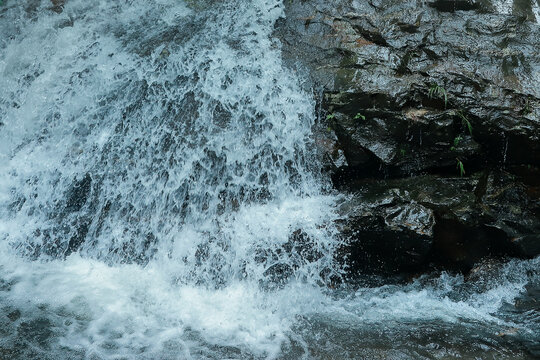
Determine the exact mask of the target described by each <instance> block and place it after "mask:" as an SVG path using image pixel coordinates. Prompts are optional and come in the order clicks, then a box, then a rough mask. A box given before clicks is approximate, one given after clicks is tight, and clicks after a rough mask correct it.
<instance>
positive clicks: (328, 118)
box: [326, 113, 336, 120]
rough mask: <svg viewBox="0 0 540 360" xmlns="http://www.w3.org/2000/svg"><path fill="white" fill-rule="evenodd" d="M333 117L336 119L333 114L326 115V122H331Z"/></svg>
mask: <svg viewBox="0 0 540 360" xmlns="http://www.w3.org/2000/svg"><path fill="white" fill-rule="evenodd" d="M335 117H336V114H334V113H332V114H328V115H326V120H332V119H333V118H335Z"/></svg>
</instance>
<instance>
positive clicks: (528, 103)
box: [0, 0, 532, 115]
mask: <svg viewBox="0 0 540 360" xmlns="http://www.w3.org/2000/svg"><path fill="white" fill-rule="evenodd" d="M0 4H1V0H0ZM530 113H532V108H531V100H530V99H529V98H527V100H525V106H523V115H528V114H530Z"/></svg>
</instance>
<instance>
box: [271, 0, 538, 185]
mask: <svg viewBox="0 0 540 360" xmlns="http://www.w3.org/2000/svg"><path fill="white" fill-rule="evenodd" d="M276 34H277V35H278V36H279V37H281V38H282V39H283V44H284V56H285V58H286V60H287V61H289V62H290V63H291V66H294V64H295V63H297V62H302V63H303V64H304V65H305V66H306V67H307V68H308V69H309V72H310V74H311V76H312V79H313V81H314V83H315V84H318V86H320V87H322V89H323V92H324V96H323V108H324V109H326V110H327V112H328V114H329V115H330V116H331V118H332V121H331V123H330V126H331V127H332V129H334V130H335V133H336V135H337V137H338V147H339V148H341V149H342V150H343V151H344V154H345V157H346V158H347V162H348V166H349V167H352V168H359V169H360V168H364V167H366V166H368V167H369V166H371V165H372V167H383V168H384V167H389V168H390V169H389V170H388V171H390V173H391V174H396V175H399V176H403V175H408V174H411V173H419V172H422V171H426V170H429V171H433V170H434V169H435V170H436V169H447V168H449V167H452V166H455V163H456V158H459V159H461V160H462V161H464V162H465V163H474V164H478V163H486V162H488V163H490V164H500V163H505V164H507V165H510V164H540V156H538V154H539V153H540V89H539V88H538V86H537V84H538V83H539V82H540V77H539V76H540V75H539V74H540V43H538V41H537V39H538V38H540V27H539V26H538V24H537V23H535V22H532V21H528V20H527V19H523V18H520V17H516V16H512V15H506V14H497V13H495V7H494V6H493V5H492V4H491V3H490V2H488V1H474V0H471V1H467V0H464V1H460V0H456V1H449V0H448V1H447V0H436V1H429V2H427V3H426V4H424V5H422V4H418V2H417V1H412V0H411V1H369V2H368V1H365V2H353V1H347V0H343V1H336V2H332V3H331V4H327V3H324V2H319V1H309V2H292V3H291V4H289V5H288V6H287V18H286V19H283V20H281V22H279V23H278V26H277V29H276ZM454 142H456V143H457V146H456V145H454Z"/></svg>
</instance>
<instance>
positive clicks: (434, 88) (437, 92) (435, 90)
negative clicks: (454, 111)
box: [428, 84, 448, 108]
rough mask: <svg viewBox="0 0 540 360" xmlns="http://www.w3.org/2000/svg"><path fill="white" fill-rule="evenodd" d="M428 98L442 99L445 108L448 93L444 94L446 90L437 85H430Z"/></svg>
mask: <svg viewBox="0 0 540 360" xmlns="http://www.w3.org/2000/svg"><path fill="white" fill-rule="evenodd" d="M428 97H429V98H430V99H435V98H439V99H443V100H444V107H445V108H446V105H447V104H448V93H447V92H446V89H445V88H443V87H442V86H439V85H437V84H433V85H431V87H430V88H429V91H428Z"/></svg>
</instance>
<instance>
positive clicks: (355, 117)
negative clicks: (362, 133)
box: [354, 113, 366, 120]
mask: <svg viewBox="0 0 540 360" xmlns="http://www.w3.org/2000/svg"><path fill="white" fill-rule="evenodd" d="M358 119H362V120H366V117H365V116H364V115H362V114H360V113H357V114H356V115H354V120H358Z"/></svg>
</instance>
